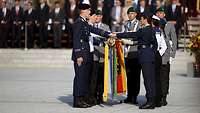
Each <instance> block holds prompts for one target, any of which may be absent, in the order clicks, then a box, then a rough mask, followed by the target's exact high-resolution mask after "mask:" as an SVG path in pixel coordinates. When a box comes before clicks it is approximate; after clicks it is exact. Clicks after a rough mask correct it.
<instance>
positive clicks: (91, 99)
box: [86, 96, 98, 106]
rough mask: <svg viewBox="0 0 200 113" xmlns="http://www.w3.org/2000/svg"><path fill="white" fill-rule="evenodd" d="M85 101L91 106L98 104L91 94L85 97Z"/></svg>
mask: <svg viewBox="0 0 200 113" xmlns="http://www.w3.org/2000/svg"><path fill="white" fill-rule="evenodd" d="M86 102H87V103H88V104H89V105H91V106H95V105H97V104H98V102H97V99H96V98H95V97H93V96H91V97H90V98H89V97H87V100H86Z"/></svg>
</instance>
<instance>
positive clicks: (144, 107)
mask: <svg viewBox="0 0 200 113" xmlns="http://www.w3.org/2000/svg"><path fill="white" fill-rule="evenodd" d="M154 108H155V104H154V103H148V102H147V103H146V104H144V105H141V106H140V107H139V109H154Z"/></svg>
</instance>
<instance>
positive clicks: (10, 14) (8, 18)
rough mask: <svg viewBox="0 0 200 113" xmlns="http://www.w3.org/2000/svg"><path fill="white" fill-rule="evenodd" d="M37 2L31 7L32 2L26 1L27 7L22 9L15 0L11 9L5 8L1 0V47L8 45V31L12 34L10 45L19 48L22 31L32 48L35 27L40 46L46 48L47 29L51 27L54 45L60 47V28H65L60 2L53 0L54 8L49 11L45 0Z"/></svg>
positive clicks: (4, 0) (4, 2) (18, 1)
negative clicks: (37, 3)
mask: <svg viewBox="0 0 200 113" xmlns="http://www.w3.org/2000/svg"><path fill="white" fill-rule="evenodd" d="M39 4H40V5H39V6H38V7H37V8H33V3H32V2H31V1H28V3H27V4H26V5H27V9H26V10H25V11H24V9H23V8H22V7H21V6H20V0H15V5H14V6H13V7H12V8H11V9H9V8H7V5H6V0H3V1H2V4H1V8H0V34H1V38H0V47H1V48H7V47H8V42H7V40H8V39H7V38H8V36H9V33H11V34H12V38H11V47H15V48H20V47H21V38H22V33H23V32H24V31H26V33H27V34H26V35H27V37H28V38H27V47H28V48H33V46H34V39H35V38H34V37H35V28H38V32H39V47H40V48H47V46H48V30H50V29H51V28H52V31H53V36H54V40H53V42H54V44H53V45H54V47H55V48H59V47H61V36H62V30H64V29H65V26H64V25H65V13H64V10H63V9H62V8H61V3H60V2H59V1H55V8H54V9H53V10H52V11H51V12H50V8H49V6H48V5H47V3H46V2H45V0H40V1H39ZM10 30H11V32H10Z"/></svg>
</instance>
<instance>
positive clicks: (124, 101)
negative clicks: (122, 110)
mask: <svg viewBox="0 0 200 113" xmlns="http://www.w3.org/2000/svg"><path fill="white" fill-rule="evenodd" d="M123 103H132V99H131V98H126V99H125V100H123Z"/></svg>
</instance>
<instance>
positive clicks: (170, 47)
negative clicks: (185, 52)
mask: <svg viewBox="0 0 200 113" xmlns="http://www.w3.org/2000/svg"><path fill="white" fill-rule="evenodd" d="M156 16H158V17H159V18H160V21H161V23H162V27H163V31H164V33H165V41H166V44H167V50H166V51H165V53H164V55H163V56H162V65H161V73H162V76H161V81H162V82H161V90H162V91H161V105H163V106H166V105H167V101H166V98H167V95H168V93H169V74H170V63H171V61H172V59H173V58H174V57H175V54H176V49H177V36H176V30H175V26H174V25H173V24H172V23H170V22H167V21H166V19H165V9H164V8H163V7H161V8H159V9H158V10H157V11H156Z"/></svg>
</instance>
